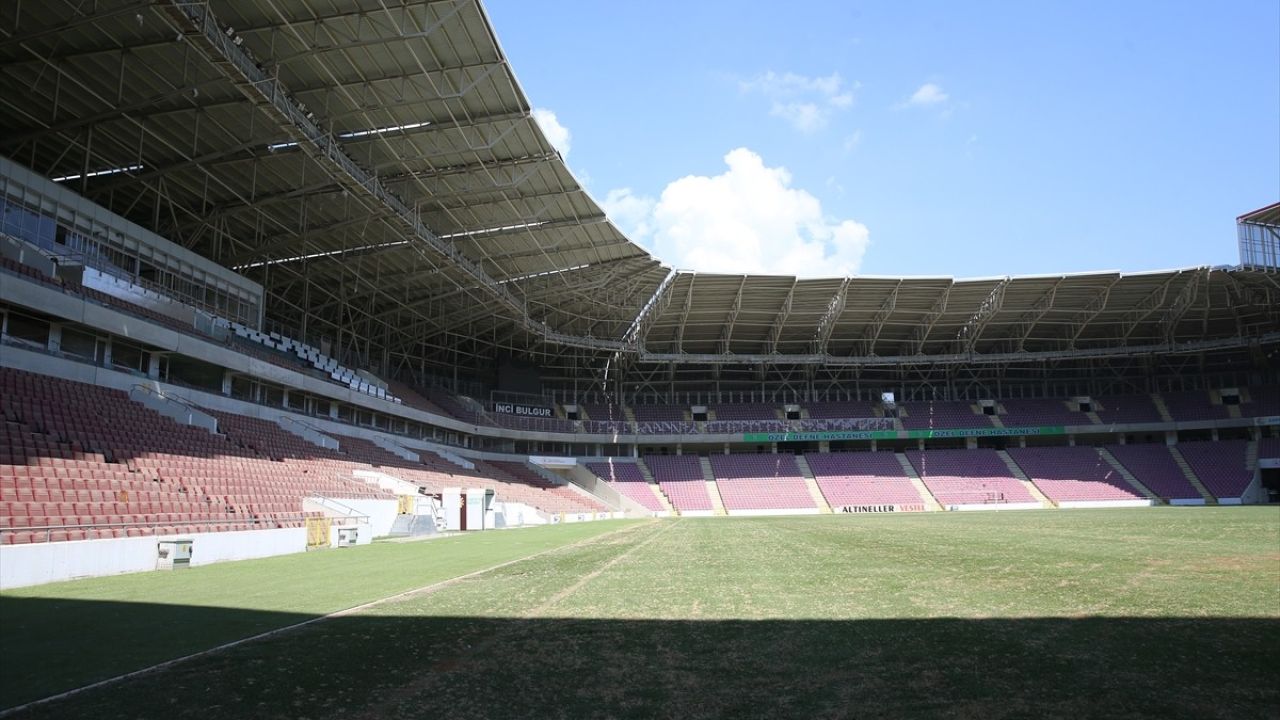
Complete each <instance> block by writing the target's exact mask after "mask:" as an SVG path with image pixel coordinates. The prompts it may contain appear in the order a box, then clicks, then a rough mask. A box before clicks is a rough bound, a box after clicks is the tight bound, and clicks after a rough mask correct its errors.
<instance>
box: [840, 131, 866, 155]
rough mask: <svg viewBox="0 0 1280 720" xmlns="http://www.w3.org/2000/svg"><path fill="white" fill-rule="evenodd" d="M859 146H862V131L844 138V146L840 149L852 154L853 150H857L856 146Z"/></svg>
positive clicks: (854, 132)
mask: <svg viewBox="0 0 1280 720" xmlns="http://www.w3.org/2000/svg"><path fill="white" fill-rule="evenodd" d="M861 144H862V131H861V130H854V131H853V132H852V133H850V134H849V135H847V136H845V139H844V144H843V145H842V147H843V148H844V151H845V152H847V153H850V152H853V151H854V150H857V149H858V146H859V145H861Z"/></svg>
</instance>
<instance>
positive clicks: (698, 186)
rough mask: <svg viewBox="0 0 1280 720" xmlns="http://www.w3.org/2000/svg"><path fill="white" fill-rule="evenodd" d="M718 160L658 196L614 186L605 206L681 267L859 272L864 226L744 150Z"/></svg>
mask: <svg viewBox="0 0 1280 720" xmlns="http://www.w3.org/2000/svg"><path fill="white" fill-rule="evenodd" d="M724 161H725V164H726V165H727V166H728V169H727V170H726V171H725V172H724V173H722V174H720V175H716V176H714V177H706V176H699V175H690V176H688V177H683V178H680V179H679V180H676V181H674V182H672V183H671V184H669V185H667V187H666V189H665V190H663V191H662V195H661V196H660V197H659V198H658V199H657V200H656V201H654V200H653V199H652V198H647V197H643V196H637V195H635V194H634V193H632V192H631V190H629V189H625V188H624V189H620V190H614V191H612V192H610V193H609V194H608V196H607V197H606V199H605V202H604V205H605V209H606V211H607V212H609V215H610V217H611V218H613V219H614V221H615V222H617V223H618V224H619V227H621V228H622V230H623V231H624V232H628V233H631V234H632V237H633V238H634V239H636V240H638V241H641V242H643V243H644V244H645V245H646V247H648V248H649V249H650V250H651V251H652V252H653V253H654V255H656V256H657V257H658V258H659V259H660V260H662V261H663V262H666V263H669V264H672V265H674V266H676V267H677V268H681V269H687V270H698V271H702V272H719V273H767V274H781V275H797V276H801V277H835V276H843V275H852V274H854V273H856V272H857V271H858V268H859V266H860V265H861V264H862V256H863V253H864V252H865V251H866V248H867V244H868V242H869V240H868V232H867V228H866V226H864V225H862V224H861V223H858V222H855V221H853V220H835V219H832V218H828V217H826V216H825V215H824V214H823V212H822V205H821V203H820V202H819V201H818V199H817V198H816V197H814V196H813V195H811V194H810V193H808V192H807V191H805V190H803V189H800V188H795V187H792V186H791V174H790V173H789V172H787V170H786V168H781V167H777V168H771V167H767V166H766V165H765V164H764V160H763V159H762V158H761V157H760V156H759V155H757V154H756V153H754V152H752V151H751V150H749V149H747V148H738V149H737V150H733V151H731V152H730V153H729V154H727V155H725V157H724Z"/></svg>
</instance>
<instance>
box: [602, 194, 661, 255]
mask: <svg viewBox="0 0 1280 720" xmlns="http://www.w3.org/2000/svg"><path fill="white" fill-rule="evenodd" d="M655 204H656V202H655V201H654V199H653V198H651V197H647V196H644V195H636V194H635V193H634V192H632V191H631V188H615V189H613V190H610V191H609V193H608V194H607V195H605V196H604V200H603V201H601V203H600V205H601V206H602V207H603V208H604V212H605V215H608V216H609V219H610V220H612V221H613V222H614V224H615V225H617V226H618V227H619V228H620V229H621V230H622V231H623V232H624V233H626V234H627V237H629V238H631V239H632V240H635V241H636V242H638V243H640V244H642V245H647V244H648V240H649V235H650V234H651V233H652V231H653V227H652V224H651V223H652V220H653V207H654V205H655Z"/></svg>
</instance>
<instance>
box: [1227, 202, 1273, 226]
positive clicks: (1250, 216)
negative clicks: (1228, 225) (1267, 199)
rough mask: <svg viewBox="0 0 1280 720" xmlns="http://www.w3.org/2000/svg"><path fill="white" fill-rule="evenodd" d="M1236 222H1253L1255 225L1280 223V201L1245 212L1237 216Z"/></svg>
mask: <svg viewBox="0 0 1280 720" xmlns="http://www.w3.org/2000/svg"><path fill="white" fill-rule="evenodd" d="M1236 222H1242V223H1253V224H1255V225H1280V202H1278V203H1274V204H1272V205H1268V206H1266V207H1264V208H1258V209H1257V210H1254V211H1253V212H1249V213H1245V214H1244V215H1241V216H1240V217H1238V218H1236Z"/></svg>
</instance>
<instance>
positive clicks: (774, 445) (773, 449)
mask: <svg viewBox="0 0 1280 720" xmlns="http://www.w3.org/2000/svg"><path fill="white" fill-rule="evenodd" d="M769 452H770V453H771V454H773V455H777V454H778V443H769Z"/></svg>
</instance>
